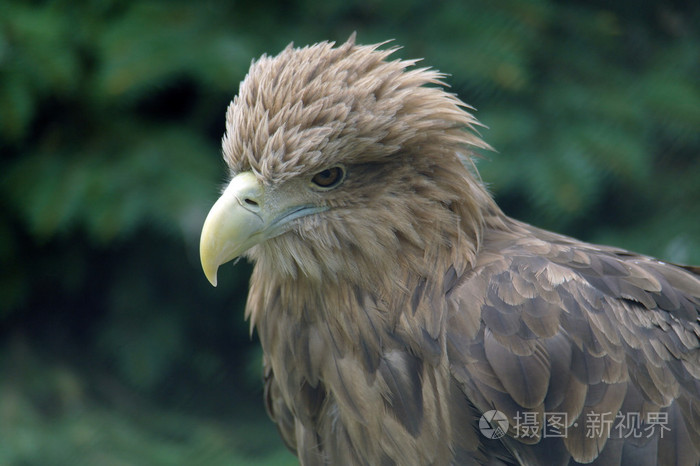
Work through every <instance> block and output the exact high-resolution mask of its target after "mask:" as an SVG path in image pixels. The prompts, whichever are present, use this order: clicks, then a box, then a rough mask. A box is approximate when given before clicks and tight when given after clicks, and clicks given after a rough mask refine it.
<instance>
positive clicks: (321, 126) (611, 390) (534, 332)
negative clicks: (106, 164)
mask: <svg viewBox="0 0 700 466" xmlns="http://www.w3.org/2000/svg"><path fill="white" fill-rule="evenodd" d="M380 45H381V44H380ZM378 47H379V46H378V45H374V46H359V45H356V44H355V43H354V38H351V39H350V40H349V41H348V42H346V43H345V44H343V45H341V46H339V47H335V48H334V47H333V44H330V43H320V44H317V45H313V46H310V47H305V48H302V49H297V48H293V47H292V46H290V47H288V48H287V49H285V50H284V51H283V52H282V53H280V54H279V55H278V56H276V57H273V58H270V57H266V56H264V57H262V58H261V59H260V60H258V61H257V62H255V63H254V64H253V65H252V67H251V69H250V72H249V74H248V76H247V77H246V79H245V80H244V81H243V83H242V84H241V88H240V93H239V95H238V96H237V97H236V98H235V99H234V101H233V103H232V104H231V106H230V108H229V110H228V113H227V131H226V135H225V136H224V139H223V152H224V159H225V161H226V163H227V164H228V166H229V168H230V170H231V175H232V182H231V184H230V185H229V187H228V188H227V189H226V191H225V192H224V194H223V195H222V198H221V199H220V200H219V201H217V204H216V205H215V207H214V208H212V212H211V213H210V215H209V217H208V218H207V221H206V222H205V226H204V229H203V234H202V245H201V254H202V263H203V266H204V269H205V272H206V274H207V276H208V277H209V278H210V280H212V282H213V283H214V284H215V282H216V270H217V268H218V266H219V265H221V264H222V263H224V262H226V261H228V260H230V259H232V258H234V257H236V256H238V255H241V254H243V253H245V255H246V256H247V257H249V258H250V259H251V260H252V261H253V262H254V263H255V269H254V272H253V276H252V279H251V285H250V294H249V298H248V305H247V311H246V316H247V317H248V318H250V321H251V325H252V326H253V327H255V328H257V331H258V333H259V336H260V341H261V344H262V346H263V349H264V365H265V367H264V375H265V398H266V403H267V408H268V411H269V413H270V416H271V417H272V419H273V420H274V421H275V422H276V423H277V425H278V427H279V430H280V432H281V435H282V438H283V439H284V441H285V443H286V444H287V445H288V446H289V448H290V449H291V450H292V451H294V452H295V454H297V455H298V457H299V459H300V462H301V463H302V464H305V465H317V464H334V465H335V464H337V465H340V464H343V465H345V464H370V465H428V464H435V465H443V464H534V465H540V464H542V465H544V464H547V465H564V464H577V462H578V463H590V462H593V463H594V464H604V465H612V464H615V465H617V464H623V465H626V464H635V465H640V466H641V465H647V464H648V465H653V464H660V465H676V464H679V465H696V464H698V461H699V460H700V349H699V348H700V343H699V335H700V323H699V318H698V313H699V309H700V279H699V278H698V276H697V275H696V273H697V269H696V270H694V271H693V270H690V268H688V269H684V268H682V267H679V266H675V265H672V264H668V263H665V262H662V261H659V260H656V259H653V258H650V257H645V256H642V255H638V254H634V253H631V252H627V251H624V250H621V249H617V248H612V247H606V246H596V245H591V244H586V243H583V242H580V241H577V240H574V239H572V238H568V237H565V236H561V235H557V234H554V233H550V232H547V231H543V230H540V229H537V228H534V227H532V226H529V225H526V224H524V223H521V222H518V221H516V220H513V219H511V218H509V217H507V216H506V215H505V214H503V213H502V212H501V210H500V209H499V208H498V207H497V206H496V204H495V203H494V201H493V200H492V198H491V197H490V196H489V194H488V193H487V191H486V190H485V188H484V186H483V185H482V183H481V182H480V180H479V179H478V177H477V176H476V174H475V172H474V171H473V167H472V165H471V163H470V157H471V153H470V147H480V148H487V147H488V146H487V144H485V143H484V142H482V141H481V140H480V139H479V138H478V137H477V136H476V135H475V133H474V131H473V129H474V126H476V125H478V123H477V121H476V120H475V119H474V117H473V116H472V115H471V114H470V113H468V111H467V110H468V109H469V107H467V106H466V105H464V104H463V103H462V102H460V101H459V100H458V99H457V98H456V97H455V96H454V95H451V94H448V93H446V92H445V91H444V90H443V89H442V87H441V86H440V84H441V82H440V79H441V78H442V75H440V74H439V73H437V72H435V71H432V70H429V69H409V68H410V66H411V65H413V64H414V63H415V62H414V61H399V60H393V61H390V60H389V59H388V56H389V55H390V54H391V53H392V52H393V49H389V50H380V49H379V48H378ZM492 409H496V410H499V411H501V412H503V413H504V414H505V415H506V416H507V418H508V420H509V429H508V432H507V435H505V436H504V437H502V438H500V439H490V438H487V437H485V436H483V435H482V434H481V433H480V432H479V418H480V416H481V415H482V413H484V412H486V411H489V410H492ZM552 414H556V415H558V416H559V419H561V420H562V422H561V423H560V424H559V427H560V433H562V432H561V431H562V430H563V431H564V432H563V433H565V435H554V434H553V433H552V431H551V429H550V427H553V426H555V424H546V421H547V420H550V421H551V416H552ZM545 416H546V419H545ZM616 416H617V421H616V420H615V419H616ZM637 416H638V419H637ZM533 419H534V421H533ZM528 420H529V422H528ZM637 421H639V423H637ZM654 421H656V424H655V423H654ZM640 433H641V435H639V434H640Z"/></svg>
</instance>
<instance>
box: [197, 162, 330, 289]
mask: <svg viewBox="0 0 700 466" xmlns="http://www.w3.org/2000/svg"><path fill="white" fill-rule="evenodd" d="M300 197H303V193H300V192H299V191H297V192H289V193H284V192H275V190H274V189H269V190H266V188H265V187H264V186H263V185H262V183H260V182H259V181H258V179H257V178H256V176H255V175H254V174H253V173H252V172H243V173H240V174H238V175H236V176H235V177H234V178H233V179H232V180H231V183H229V185H228V186H227V187H226V189H225V190H224V193H223V194H222V195H221V197H220V198H219V200H217V201H216V203H214V206H213V207H212V208H211V210H210V211H209V214H208V215H207V218H206V220H205V221H204V226H203V227H202V236H201V238H200V242H199V257H200V260H201V261H202V269H204V275H206V277H207V279H208V280H209V282H210V283H211V284H212V285H214V286H216V281H217V280H216V273H217V271H218V269H219V266H221V265H222V264H225V263H226V262H228V261H230V260H233V259H235V258H236V257H238V256H240V255H241V254H243V253H244V252H245V251H247V250H248V249H250V248H251V247H253V246H255V245H256V244H258V243H261V242H263V241H265V240H267V239H270V238H274V237H275V236H277V235H280V234H282V233H284V232H285V231H287V229H288V224H289V222H290V221H292V220H294V219H297V218H299V217H303V216H305V215H309V214H312V213H316V212H321V211H323V210H326V208H325V207H319V206H314V205H309V204H307V203H304V202H302V201H303V199H300Z"/></svg>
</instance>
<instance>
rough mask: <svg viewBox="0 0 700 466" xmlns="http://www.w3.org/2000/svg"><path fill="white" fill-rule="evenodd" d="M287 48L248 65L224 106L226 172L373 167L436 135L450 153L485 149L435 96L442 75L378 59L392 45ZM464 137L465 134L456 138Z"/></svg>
mask: <svg viewBox="0 0 700 466" xmlns="http://www.w3.org/2000/svg"><path fill="white" fill-rule="evenodd" d="M384 44H385V43H379V44H374V45H356V44H355V37H354V34H353V35H352V36H351V37H350V39H349V40H348V41H347V42H345V43H344V44H342V45H340V46H338V47H334V43H332V42H321V43H319V44H315V45H312V46H307V47H304V48H294V47H293V45H292V44H290V45H289V46H288V47H287V48H285V49H284V50H283V51H282V52H281V53H280V54H279V55H277V56H276V57H268V56H266V55H263V56H262V57H261V58H260V59H259V60H258V61H256V62H254V63H253V64H252V66H251V69H250V71H249V73H248V75H247V76H246V78H245V79H244V80H243V82H242V83H241V86H240V91H239V94H238V96H236V97H235V98H234V100H233V102H232V103H231V105H230V106H229V108H228V111H227V115H226V134H225V135H224V139H223V152H224V159H225V160H226V162H227V164H228V165H229V166H230V168H231V170H232V172H233V173H238V172H241V171H245V170H253V171H254V172H256V173H257V174H258V175H259V176H260V177H261V179H262V180H263V181H264V182H266V183H275V182H279V181H282V180H284V179H288V178H291V177H294V176H297V175H299V174H301V173H306V172H313V171H314V170H317V169H323V168H325V167H327V166H330V165H333V164H335V163H348V164H351V163H365V162H381V161H382V160H385V159H387V158H391V157H394V156H396V154H397V153H400V152H402V151H404V150H405V149H406V148H409V147H416V146H421V145H425V144H426V142H428V141H427V140H429V139H430V138H435V137H436V135H437V136H439V137H440V139H441V141H442V143H443V144H445V143H446V144H448V145H450V146H452V147H454V148H455V151H454V154H455V156H460V155H463V154H464V151H465V147H466V146H472V147H480V148H488V147H489V146H488V145H487V144H486V143H484V142H483V141H482V140H481V139H480V138H479V137H478V136H477V135H476V134H475V131H474V127H475V126H476V125H479V123H478V122H477V120H476V119H475V118H474V116H473V115H471V114H470V113H469V112H467V111H466V109H469V108H470V107H469V106H467V105H466V104H464V103H463V102H461V101H460V100H459V99H458V98H457V97H456V96H455V95H453V94H450V93H447V92H445V91H444V89H443V85H444V83H443V82H442V78H443V77H444V75H443V74H441V73H439V72H438V71H436V70H432V69H430V68H416V69H409V68H410V67H411V66H413V65H415V63H416V61H417V60H399V59H396V60H392V61H389V60H388V58H389V57H390V55H392V54H393V53H394V52H395V51H396V50H397V49H398V47H390V48H388V49H381V46H382V45H384ZM465 130H466V131H465Z"/></svg>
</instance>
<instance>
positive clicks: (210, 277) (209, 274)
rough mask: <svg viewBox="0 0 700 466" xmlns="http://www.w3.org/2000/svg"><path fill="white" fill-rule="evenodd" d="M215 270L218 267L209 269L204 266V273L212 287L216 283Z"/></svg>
mask: <svg viewBox="0 0 700 466" xmlns="http://www.w3.org/2000/svg"><path fill="white" fill-rule="evenodd" d="M217 271H218V267H216V268H214V269H209V270H207V269H206V268H204V275H205V276H206V277H207V280H208V281H209V283H211V285H212V286H213V287H216V284H217Z"/></svg>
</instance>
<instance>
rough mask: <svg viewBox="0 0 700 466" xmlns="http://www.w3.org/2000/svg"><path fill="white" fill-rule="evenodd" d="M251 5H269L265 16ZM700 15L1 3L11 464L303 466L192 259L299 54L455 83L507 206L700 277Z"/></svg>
mask: <svg viewBox="0 0 700 466" xmlns="http://www.w3.org/2000/svg"><path fill="white" fill-rule="evenodd" d="M252 5H255V6H252ZM698 24H700V13H699V9H698V6H697V2H638V1H621V2H603V1H593V2H590V1H580V2H554V1H545V0H542V1H532V2H524V1H514V0H510V1H508V0H503V1H488V2H486V1H484V2H479V1H474V0H471V1H464V0H462V1H459V0H443V1H436V2H424V1H423V2H419V1H411V0H392V1H363V2H348V1H343V0H326V1H323V2H319V1H310V0H309V1H301V0H300V1H286V2H273V1H271V0H267V1H265V0H263V1H258V2H243V1H241V2H226V1H223V0H220V1H204V2H172V1H171V2H166V1H160V2H144V1H133V2H132V1H82V2H75V1H67V0H65V1H55V2H28V1H20V0H4V1H3V2H1V3H0V152H1V158H0V209H2V210H1V212H2V216H0V261H1V263H2V269H1V275H0V464H3V465H68V464H70V465H80V464H85V465H97V464H99V465H131V464H144V465H179V464H205V465H225V464H294V459H293V457H291V455H289V454H288V453H286V451H285V450H284V448H283V446H282V444H281V441H280V440H278V438H277V435H276V432H275V429H274V426H273V425H272V424H271V423H270V422H268V421H267V419H266V417H265V415H264V412H263V410H262V388H261V386H262V384H261V381H260V369H259V366H260V350H259V349H258V346H257V343H256V342H255V340H254V339H253V340H251V339H250V338H249V336H248V327H247V324H246V323H245V322H244V321H243V309H242V306H243V303H244V299H245V295H246V292H247V280H248V278H247V277H248V274H249V271H250V266H249V265H246V264H245V263H239V264H238V265H236V266H235V267H234V266H232V265H227V266H225V267H223V269H222V270H221V271H220V286H219V288H217V289H214V288H212V287H210V286H209V284H208V283H207V282H206V280H205V278H204V275H203V273H202V272H201V270H200V267H199V261H198V239H199V230H200V227H201V224H202V221H203V219H204V217H205V215H206V213H207V211H208V208H209V207H210V205H211V204H212V203H213V202H214V200H215V198H216V197H217V193H218V190H219V188H220V187H221V186H222V184H223V183H224V182H225V181H226V179H225V173H226V172H225V167H224V164H223V162H222V161H221V157H220V147H219V143H220V138H221V135H222V133H223V130H224V112H225V110H226V106H227V104H228V102H229V100H230V99H231V98H232V97H233V95H234V94H235V93H236V91H237V87H238V83H239V82H240V81H241V79H242V78H243V77H244V75H245V73H246V70H247V68H248V66H249V65H250V61H251V59H252V58H254V57H258V56H259V55H260V54H262V53H264V52H268V53H271V54H276V53H277V52H279V51H280V50H281V49H282V48H283V47H284V46H285V45H286V44H288V43H289V42H290V41H294V42H295V43H296V44H298V45H305V44H308V43H313V42H317V41H320V40H325V39H328V40H334V41H344V40H345V39H346V38H347V37H348V36H349V35H350V33H351V32H352V31H357V33H358V38H357V40H358V42H360V43H373V42H379V41H383V40H386V39H391V38H393V39H396V41H395V42H394V43H395V44H398V45H402V46H403V47H404V48H403V49H401V50H400V51H399V52H398V53H397V56H400V57H403V58H415V57H425V60H424V61H423V62H422V64H425V65H430V66H434V67H436V68H438V69H440V70H441V71H444V72H446V73H449V74H450V76H449V77H448V78H447V82H448V83H449V84H450V85H451V86H452V90H453V91H454V92H456V93H458V94H459V95H460V96H461V97H462V99H463V100H464V101H466V102H468V103H470V104H472V105H474V106H475V107H476V108H477V109H478V113H477V115H478V117H479V118H480V120H481V121H482V122H484V123H485V124H486V125H487V126H488V127H489V129H484V130H483V131H482V135H483V136H484V138H485V139H486V140H487V141H489V142H490V143H491V144H492V145H493V146H494V148H495V149H496V150H497V152H494V153H484V154H483V155H484V158H483V159H482V160H480V161H479V162H478V165H479V168H480V171H481V174H482V177H483V179H484V181H485V182H487V183H488V184H489V185H490V187H491V189H492V191H493V192H494V194H495V196H496V197H497V199H498V200H499V202H500V204H501V205H502V207H503V208H504V209H505V210H506V212H508V213H510V214H512V215H513V216H515V217H517V218H519V219H522V220H526V221H528V222H531V223H534V224H536V225H538V226H542V227H545V228H549V229H553V230H556V231H559V232H563V233H567V234H570V235H573V236H576V237H579V238H581V239H585V240H589V241H594V242H602V243H610V244H614V245H618V246H622V247H626V248H629V249H633V250H636V251H640V252H644V253H647V254H652V255H655V256H659V257H661V258H663V259H666V260H671V261H677V262H684V263H696V264H697V263H700V220H699V219H700V157H699V155H698V154H699V149H700V136H699V134H698V128H700V89H699V87H698V78H699V77H700V60H698V57H700V37H699V36H700V34H699V31H698V28H697V25H698Z"/></svg>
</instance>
